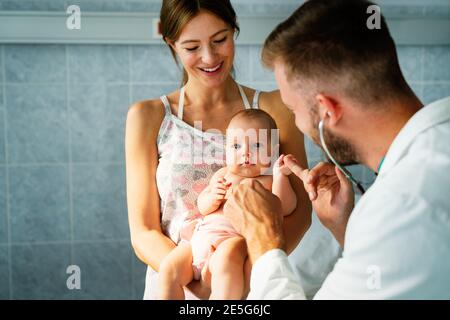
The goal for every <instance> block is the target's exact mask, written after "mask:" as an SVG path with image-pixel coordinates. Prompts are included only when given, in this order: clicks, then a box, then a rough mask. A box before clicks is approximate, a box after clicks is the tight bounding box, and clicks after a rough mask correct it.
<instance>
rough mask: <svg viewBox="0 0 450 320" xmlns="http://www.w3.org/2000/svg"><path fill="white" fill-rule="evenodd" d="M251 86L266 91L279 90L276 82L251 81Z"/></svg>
mask: <svg viewBox="0 0 450 320" xmlns="http://www.w3.org/2000/svg"><path fill="white" fill-rule="evenodd" d="M249 87H250V88H253V89H256V90H260V91H264V92H270V91H274V90H278V86H277V84H276V82H252V83H249Z"/></svg>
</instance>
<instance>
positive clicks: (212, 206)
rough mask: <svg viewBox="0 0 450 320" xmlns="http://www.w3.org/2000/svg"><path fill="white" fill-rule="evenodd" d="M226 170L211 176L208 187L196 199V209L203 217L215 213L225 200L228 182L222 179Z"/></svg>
mask: <svg viewBox="0 0 450 320" xmlns="http://www.w3.org/2000/svg"><path fill="white" fill-rule="evenodd" d="M226 172H227V168H226V167H225V168H222V169H219V170H217V171H216V173H214V175H213V176H212V178H211V180H210V182H209V185H208V186H207V187H206V188H205V189H204V190H203V191H202V192H201V193H200V195H199V196H198V199H197V207H198V210H199V211H200V213H201V214H202V215H204V216H206V215H208V214H210V213H212V212H214V211H216V210H217V209H218V208H219V207H220V205H221V204H222V202H223V201H224V199H225V195H226V193H227V190H228V188H229V187H230V186H231V183H230V182H226V181H225V179H224V177H225V174H226Z"/></svg>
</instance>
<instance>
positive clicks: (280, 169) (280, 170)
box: [273, 154, 292, 176]
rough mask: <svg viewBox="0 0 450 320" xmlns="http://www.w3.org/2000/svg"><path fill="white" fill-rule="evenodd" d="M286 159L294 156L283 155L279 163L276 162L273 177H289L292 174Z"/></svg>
mask: <svg viewBox="0 0 450 320" xmlns="http://www.w3.org/2000/svg"><path fill="white" fill-rule="evenodd" d="M285 157H292V155H287V156H285V155H284V154H282V155H281V156H280V157H279V158H278V159H277V161H276V162H275V165H274V166H273V175H274V176H276V175H285V176H288V175H290V174H291V173H292V171H291V169H289V167H288V166H287V165H286V164H285V163H284V158H285Z"/></svg>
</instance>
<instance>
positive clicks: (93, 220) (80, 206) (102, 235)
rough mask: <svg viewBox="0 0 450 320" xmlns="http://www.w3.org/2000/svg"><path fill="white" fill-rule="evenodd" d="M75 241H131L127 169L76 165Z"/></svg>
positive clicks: (115, 166) (74, 168)
mask: <svg viewBox="0 0 450 320" xmlns="http://www.w3.org/2000/svg"><path fill="white" fill-rule="evenodd" d="M72 170H73V171H72V173H73V177H72V183H73V210H74V238H75V239H76V240H105V239H107V240H114V239H119V240H123V239H128V238H129V228H128V214H127V207H126V198H125V191H126V190H125V189H126V188H125V165H100V164H98V165H74V166H73V168H72Z"/></svg>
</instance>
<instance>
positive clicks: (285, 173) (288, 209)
mask: <svg viewBox="0 0 450 320" xmlns="http://www.w3.org/2000/svg"><path fill="white" fill-rule="evenodd" d="M284 157H285V155H283V154H282V155H281V156H280V157H279V158H278V160H277V161H276V162H275V165H274V168H273V181H272V193H273V194H274V195H276V196H277V197H278V198H279V199H280V200H281V212H282V214H283V216H287V215H289V214H291V213H292V212H293V211H294V210H295V208H296V207H297V196H296V195H295V192H294V189H292V186H291V183H290V181H289V175H290V174H291V173H292V171H291V170H290V169H289V168H288V166H287V165H286V164H285V163H284V161H283V159H284Z"/></svg>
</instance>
